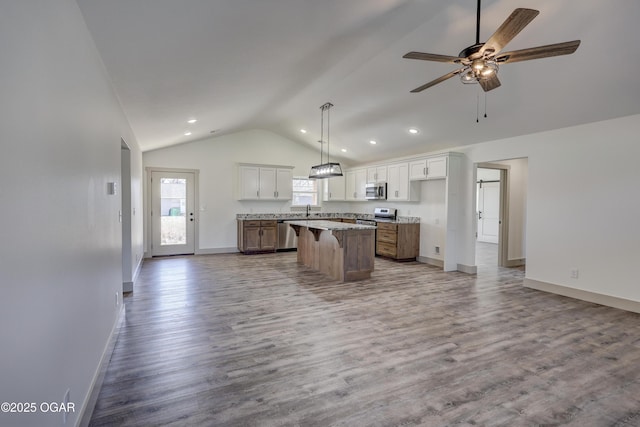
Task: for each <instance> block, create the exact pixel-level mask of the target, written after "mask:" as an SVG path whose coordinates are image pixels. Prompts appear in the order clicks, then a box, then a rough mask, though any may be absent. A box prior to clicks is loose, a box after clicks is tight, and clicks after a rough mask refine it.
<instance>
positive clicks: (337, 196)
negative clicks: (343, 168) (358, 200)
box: [322, 176, 346, 202]
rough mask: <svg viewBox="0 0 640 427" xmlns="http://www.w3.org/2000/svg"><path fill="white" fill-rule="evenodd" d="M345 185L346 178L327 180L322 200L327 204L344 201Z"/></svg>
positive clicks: (337, 177) (338, 177) (339, 177)
mask: <svg viewBox="0 0 640 427" xmlns="http://www.w3.org/2000/svg"><path fill="white" fill-rule="evenodd" d="M345 184H346V179H345V177H344V176H334V177H333V178H328V179H325V180H324V188H323V197H322V200H323V201H325V202H331V201H339V200H344V199H345Z"/></svg>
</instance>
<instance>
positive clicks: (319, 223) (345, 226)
mask: <svg viewBox="0 0 640 427" xmlns="http://www.w3.org/2000/svg"><path fill="white" fill-rule="evenodd" d="M284 222H285V223H286V224H290V225H297V226H299V227H307V228H313V229H316V230H328V231H333V230H375V229H376V226H375V225H364V224H351V223H348V222H336V221H324V220H317V219H316V220H311V221H300V220H294V221H284Z"/></svg>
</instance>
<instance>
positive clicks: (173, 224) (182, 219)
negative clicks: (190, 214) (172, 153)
mask: <svg viewBox="0 0 640 427" xmlns="http://www.w3.org/2000/svg"><path fill="white" fill-rule="evenodd" d="M186 204H187V180H186V179H178V178H161V179H160V212H161V215H160V244H161V245H184V244H186V243H187V215H186Z"/></svg>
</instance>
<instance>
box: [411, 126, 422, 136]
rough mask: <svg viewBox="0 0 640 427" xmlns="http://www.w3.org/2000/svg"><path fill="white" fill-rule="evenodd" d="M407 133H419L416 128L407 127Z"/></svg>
mask: <svg viewBox="0 0 640 427" xmlns="http://www.w3.org/2000/svg"><path fill="white" fill-rule="evenodd" d="M409 133H410V134H412V135H417V134H419V133H420V131H419V130H418V129H416V128H409Z"/></svg>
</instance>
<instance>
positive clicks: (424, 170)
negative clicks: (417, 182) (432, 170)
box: [422, 168, 427, 176]
mask: <svg viewBox="0 0 640 427" xmlns="http://www.w3.org/2000/svg"><path fill="white" fill-rule="evenodd" d="M422 175H424V176H427V168H422Z"/></svg>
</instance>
